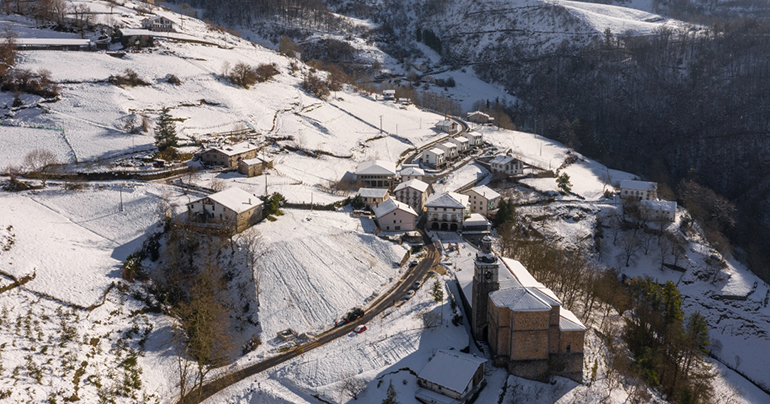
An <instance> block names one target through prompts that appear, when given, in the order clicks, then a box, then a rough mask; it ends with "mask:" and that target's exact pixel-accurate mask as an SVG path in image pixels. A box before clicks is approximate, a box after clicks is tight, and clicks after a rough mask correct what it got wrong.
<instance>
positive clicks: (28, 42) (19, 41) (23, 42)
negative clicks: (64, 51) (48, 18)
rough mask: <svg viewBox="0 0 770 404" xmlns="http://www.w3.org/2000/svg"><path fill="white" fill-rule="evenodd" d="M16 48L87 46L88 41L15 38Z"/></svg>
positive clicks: (77, 39) (78, 39)
mask: <svg viewBox="0 0 770 404" xmlns="http://www.w3.org/2000/svg"><path fill="white" fill-rule="evenodd" d="M13 41H14V42H15V43H16V45H17V46H46V45H50V46H88V45H90V44H91V40H90V39H80V38H15V39H14V40H13Z"/></svg>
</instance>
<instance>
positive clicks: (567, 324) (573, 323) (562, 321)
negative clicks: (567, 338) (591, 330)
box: [559, 307, 586, 331]
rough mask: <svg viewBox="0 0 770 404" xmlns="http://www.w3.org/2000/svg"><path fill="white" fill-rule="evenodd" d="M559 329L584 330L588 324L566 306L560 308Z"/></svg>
mask: <svg viewBox="0 0 770 404" xmlns="http://www.w3.org/2000/svg"><path fill="white" fill-rule="evenodd" d="M559 329H560V330H562V331H583V330H585V329H586V326H585V325H583V322H582V321H580V319H578V318H577V316H576V315H575V314H574V313H572V312H571V311H569V310H567V309H565V308H564V307H560V308H559Z"/></svg>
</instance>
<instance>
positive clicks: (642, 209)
mask: <svg viewBox="0 0 770 404" xmlns="http://www.w3.org/2000/svg"><path fill="white" fill-rule="evenodd" d="M639 214H640V215H641V216H642V219H644V220H649V221H651V222H668V223H673V222H674V221H675V220H676V202H674V201H649V200H642V201H640V202H639Z"/></svg>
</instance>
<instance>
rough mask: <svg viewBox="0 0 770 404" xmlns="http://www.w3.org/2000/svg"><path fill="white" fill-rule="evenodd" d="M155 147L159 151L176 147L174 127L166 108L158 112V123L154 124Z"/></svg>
mask: <svg viewBox="0 0 770 404" xmlns="http://www.w3.org/2000/svg"><path fill="white" fill-rule="evenodd" d="M155 145H156V146H158V150H160V151H163V150H166V149H167V148H169V147H172V146H176V125H175V124H174V121H173V120H172V119H171V115H169V114H168V107H164V108H163V109H162V110H161V111H160V116H159V117H158V122H157V123H156V124H155Z"/></svg>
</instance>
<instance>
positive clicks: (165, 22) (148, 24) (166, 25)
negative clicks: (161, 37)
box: [142, 16, 174, 32]
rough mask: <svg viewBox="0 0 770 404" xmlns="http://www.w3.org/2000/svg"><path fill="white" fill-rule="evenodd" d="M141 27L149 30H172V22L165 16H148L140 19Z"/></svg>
mask: <svg viewBox="0 0 770 404" xmlns="http://www.w3.org/2000/svg"><path fill="white" fill-rule="evenodd" d="M142 28H144V29H149V30H150V31H159V32H171V31H173V30H174V23H173V22H171V20H169V19H168V18H166V17H160V16H156V17H150V18H145V19H143V20H142Z"/></svg>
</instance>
